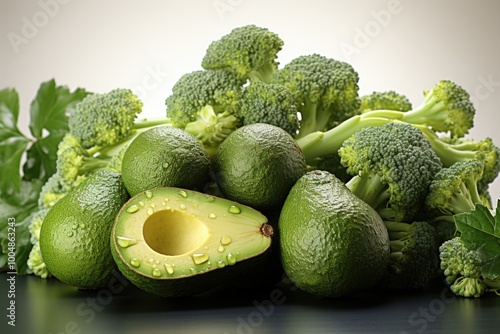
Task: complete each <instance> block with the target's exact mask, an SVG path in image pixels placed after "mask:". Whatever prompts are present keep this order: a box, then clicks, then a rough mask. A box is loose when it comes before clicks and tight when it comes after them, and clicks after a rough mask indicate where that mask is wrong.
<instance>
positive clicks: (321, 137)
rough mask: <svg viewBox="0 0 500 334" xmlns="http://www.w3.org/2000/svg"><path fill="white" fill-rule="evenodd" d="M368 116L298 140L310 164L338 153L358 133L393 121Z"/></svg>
mask: <svg viewBox="0 0 500 334" xmlns="http://www.w3.org/2000/svg"><path fill="white" fill-rule="evenodd" d="M369 113H370V112H368V113H366V114H361V115H356V116H353V117H351V118H349V119H347V120H345V121H344V122H342V123H340V124H339V125H338V126H336V127H334V128H333V129H330V130H328V131H325V132H322V131H316V132H311V133H310V134H308V135H306V136H304V137H302V138H298V139H297V140H296V141H297V145H299V147H300V149H301V150H302V152H303V153H304V156H305V158H306V161H307V162H308V163H309V162H311V161H313V160H314V159H315V158H318V157H322V156H325V155H330V154H335V153H337V152H338V150H339V149H340V147H341V146H342V143H343V142H344V141H346V140H347V139H348V138H349V137H350V136H352V135H353V134H354V133H356V132H357V131H359V130H361V129H363V128H366V127H369V126H381V125H384V124H387V123H389V122H391V121H392V120H391V119H389V118H384V117H367V116H366V115H367V114H369Z"/></svg>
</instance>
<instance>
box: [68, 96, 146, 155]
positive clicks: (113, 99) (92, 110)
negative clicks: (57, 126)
mask: <svg viewBox="0 0 500 334" xmlns="http://www.w3.org/2000/svg"><path fill="white" fill-rule="evenodd" d="M141 111H142V102H141V100H140V99H139V98H138V97H137V96H136V95H134V94H133V93H132V91H131V90H129V89H114V90H112V91H110V92H108V93H103V94H90V95H87V96H86V97H85V98H84V99H83V100H82V101H81V102H80V103H78V104H77V105H76V108H75V110H74V112H73V113H72V115H71V116H70V117H69V119H68V126H69V131H70V132H71V134H72V135H73V136H74V137H75V138H76V139H77V140H78V141H79V142H80V143H81V145H82V146H83V147H84V148H91V147H94V146H100V147H105V146H111V145H115V144H116V143H118V142H120V141H122V140H124V139H125V138H127V137H128V136H129V135H130V134H131V133H132V130H133V127H134V122H135V119H136V117H137V115H138V114H139V113H140V112H141Z"/></svg>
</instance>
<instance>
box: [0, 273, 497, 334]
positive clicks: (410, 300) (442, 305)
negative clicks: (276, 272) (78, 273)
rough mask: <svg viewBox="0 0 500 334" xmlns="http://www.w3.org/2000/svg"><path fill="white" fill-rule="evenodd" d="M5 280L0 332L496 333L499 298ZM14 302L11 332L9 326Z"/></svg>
mask: <svg viewBox="0 0 500 334" xmlns="http://www.w3.org/2000/svg"><path fill="white" fill-rule="evenodd" d="M9 277H10V276H8V275H6V274H5V273H4V274H2V275H0V279H1V280H0V287H1V289H0V293H1V298H0V300H1V303H2V305H1V310H2V311H1V312H2V317H0V319H1V324H0V329H1V330H0V333H2V334H10V333H23V334H32V333H33V334H38V333H47V334H49V333H52V334H60V333H66V334H86V333H89V334H100V333H106V334H114V333H141V334H142V333H144V334H149V333H176V334H182V333H195V334H197V333H200V334H203V333H213V334H232V333H238V334H240V333H244V334H258V333H300V334H312V333H384V334H390V333H396V334H406V333H478V334H482V333H500V297H497V296H496V295H494V294H490V295H489V296H485V297H483V298H480V299H464V298H457V297H454V296H453V295H452V294H450V292H449V291H448V290H447V289H446V288H445V287H444V286H443V285H441V284H439V283H437V284H435V285H433V286H432V287H431V288H429V289H426V290H424V291H418V292H412V293H402V292H399V293H383V294H382V293H375V292H374V293H367V294H363V295H359V296H356V297H350V298H342V299H319V298H316V297H313V296H310V295H307V294H305V293H303V292H301V291H299V290H297V289H296V288H295V287H294V286H293V284H291V283H290V282H289V281H286V280H283V281H282V282H280V283H279V284H278V285H276V286H274V287H271V288H266V289H259V290H252V291H248V290H241V289H229V288H226V289H219V290H213V291H211V292H209V293H206V294H204V295H200V296H196V297H191V298H181V299H166V298H162V297H157V296H154V295H151V294H148V293H146V292H143V291H141V290H139V289H137V288H136V287H134V286H132V285H131V284H130V283H128V282H126V281H123V282H122V281H119V280H116V282H114V284H113V285H110V286H109V288H105V289H101V290H96V291H92V292H90V291H79V290H76V289H75V288H72V287H70V286H67V285H65V284H63V283H60V282H58V281H57V280H55V279H49V280H43V279H40V278H38V277H35V276H16V277H15V285H14V286H12V285H11V284H10V282H9V281H7V279H8V278H9ZM11 282H12V281H11ZM12 288H14V290H15V296H11V295H9V290H12ZM12 301H14V302H15V325H16V326H15V327H12V326H10V325H8V322H9V321H11V320H10V319H9V317H8V315H9V314H11V313H12V312H11V311H9V310H8V309H7V308H8V307H9V305H10V304H9V303H11V302H12Z"/></svg>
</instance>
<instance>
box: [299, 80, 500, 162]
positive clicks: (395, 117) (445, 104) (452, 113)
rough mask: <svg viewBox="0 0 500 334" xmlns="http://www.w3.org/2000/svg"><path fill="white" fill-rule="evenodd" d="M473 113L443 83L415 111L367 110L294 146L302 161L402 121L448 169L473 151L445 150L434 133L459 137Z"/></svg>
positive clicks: (453, 87) (461, 95)
mask: <svg viewBox="0 0 500 334" xmlns="http://www.w3.org/2000/svg"><path fill="white" fill-rule="evenodd" d="M474 112H475V109H474V107H473V105H472V102H471V101H470V98H469V94H468V93H467V92H465V91H464V90H463V89H462V88H461V87H460V86H458V85H457V84H455V83H452V82H450V81H444V80H443V81H440V82H439V83H438V84H436V85H435V86H434V88H433V89H431V90H429V91H427V92H425V100H424V102H423V103H422V104H421V105H420V106H419V107H417V108H414V109H412V110H410V111H405V112H403V111H396V110H372V111H368V112H365V113H363V114H361V115H355V116H353V117H351V118H349V119H347V120H345V121H344V122H342V123H340V124H339V125H338V126H336V127H335V128H333V129H330V130H328V131H324V132H323V131H316V132H313V133H310V134H308V135H306V136H304V137H301V138H298V139H297V144H298V145H299V146H300V148H301V149H302V152H303V153H304V155H305V157H306V161H310V160H312V159H314V158H317V157H321V156H324V155H328V154H332V153H334V152H336V151H338V149H339V148H340V146H341V145H342V142H344V141H345V140H346V139H347V138H349V137H350V136H351V135H352V134H354V133H355V132H356V131H358V130H361V129H362V128H366V127H368V126H380V125H383V124H386V123H389V122H403V123H407V124H412V125H413V126H416V127H418V128H419V129H420V130H422V132H424V135H425V137H426V138H427V139H428V140H429V141H430V142H431V144H432V146H433V148H434V149H435V150H436V153H437V154H438V156H439V157H440V158H441V159H442V160H443V165H445V166H449V165H451V164H449V161H453V162H456V161H458V160H461V159H462V160H463V159H465V160H471V159H472V156H474V155H476V154H477V151H476V150H466V151H465V150H463V151H461V150H460V149H459V148H455V149H454V148H453V147H449V146H450V144H449V143H446V142H444V141H442V140H440V138H439V137H438V135H437V134H436V132H449V134H450V136H451V137H453V138H459V137H461V136H463V135H464V134H466V133H468V131H469V129H470V128H471V127H472V125H473V117H474ZM478 149H479V148H478ZM488 152H491V151H488ZM475 159H476V160H482V159H477V158H475ZM497 160H498V159H497ZM495 163H497V162H496V161H495Z"/></svg>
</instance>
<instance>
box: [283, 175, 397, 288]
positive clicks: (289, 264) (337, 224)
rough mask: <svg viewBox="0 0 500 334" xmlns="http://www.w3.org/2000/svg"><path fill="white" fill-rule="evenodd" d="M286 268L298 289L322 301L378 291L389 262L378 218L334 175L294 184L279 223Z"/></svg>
mask: <svg viewBox="0 0 500 334" xmlns="http://www.w3.org/2000/svg"><path fill="white" fill-rule="evenodd" d="M279 230H280V246H281V253H282V254H281V256H282V263H283V268H284V270H285V272H286V274H287V275H288V277H289V278H290V280H291V281H292V282H293V283H295V284H296V285H297V287H298V288H300V289H302V290H304V291H306V292H309V293H311V294H314V295H317V296H320V297H340V296H346V295H353V294H356V293H358V292H360V291H363V290H366V289H369V288H370V287H372V286H374V285H375V284H376V283H377V282H378V281H379V280H380V279H381V278H382V277H383V275H384V273H385V271H386V269H387V265H388V261H389V254H390V252H389V249H390V248H389V238H388V234H387V230H386V228H385V226H384V224H383V222H382V220H381V218H380V217H379V216H378V214H377V213H376V212H375V211H374V210H373V209H372V208H371V207H370V206H369V205H368V204H366V203H364V202H363V201H361V200H360V199H359V198H357V197H356V196H354V195H353V194H352V193H351V192H350V191H349V189H348V188H347V187H346V186H345V185H344V184H343V183H342V182H341V181H340V180H338V179H337V178H336V177H335V176H334V175H333V174H330V173H328V172H324V171H312V172H308V173H307V174H305V175H304V176H303V177H302V178H301V179H299V180H298V181H297V183H296V184H295V185H294V187H293V188H292V190H291V191H290V194H289V195H288V197H287V199H286V201H285V204H284V206H283V209H282V211H281V215H280V219H279Z"/></svg>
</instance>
